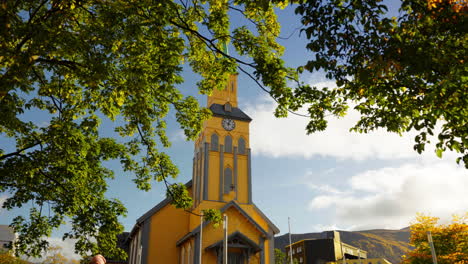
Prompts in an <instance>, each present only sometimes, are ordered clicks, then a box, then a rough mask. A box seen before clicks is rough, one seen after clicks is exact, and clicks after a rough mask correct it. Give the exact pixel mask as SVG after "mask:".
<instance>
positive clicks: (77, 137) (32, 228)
mask: <svg viewBox="0 0 468 264" xmlns="http://www.w3.org/2000/svg"><path fill="white" fill-rule="evenodd" d="M275 2H278V4H279V5H283V4H284V3H282V1H275ZM275 7H277V5H274V4H272V3H270V2H269V1H248V0H236V1H233V2H229V3H228V1H226V0H210V1H201V2H200V1H197V0H193V1H174V2H173V1H170V0H164V1H149V0H138V1H119V0H115V1H98V0H80V1H78V0H73V1H56V0H38V1H8V0H7V1H2V3H1V4H0V12H1V14H0V18H1V23H0V38H1V39H0V74H1V76H0V100H1V104H0V115H1V118H0V134H1V135H2V137H4V138H9V139H10V140H11V141H13V142H14V144H15V147H14V149H12V148H8V147H7V146H1V147H0V175H2V176H1V178H0V192H7V193H8V194H9V196H10V197H9V198H8V199H7V200H6V202H5V203H4V204H3V207H4V208H6V209H13V208H18V207H22V206H24V205H26V204H32V205H33V206H32V209H31V210H30V213H29V216H18V217H16V218H15V219H14V220H13V222H12V226H13V227H14V229H15V231H16V232H17V233H18V234H19V238H18V240H17V241H16V242H15V247H16V249H17V253H19V254H25V255H30V256H38V255H41V252H42V251H43V250H44V249H46V248H47V247H48V243H47V241H45V240H44V237H47V236H50V235H51V232H52V230H54V229H56V228H59V227H60V226H61V225H62V224H64V222H65V221H68V222H69V223H70V224H71V230H70V231H69V232H67V233H66V234H65V235H64V238H72V239H77V243H76V251H77V252H79V253H86V252H88V251H91V252H92V253H102V254H105V255H106V256H109V257H116V258H121V257H122V256H123V255H124V252H123V251H122V250H120V249H117V248H116V235H117V234H118V233H120V232H121V231H122V225H121V224H120V223H119V221H118V217H120V216H125V214H126V209H125V207H124V206H123V204H122V203H121V202H120V201H119V200H117V199H112V198H109V197H107V196H105V193H106V191H107V188H108V181H109V180H111V179H113V178H114V176H115V175H114V173H113V171H111V170H110V169H108V168H106V167H105V166H104V165H103V161H107V160H118V161H120V163H121V164H122V168H123V169H124V170H125V171H128V172H131V173H133V174H134V178H133V181H134V182H135V184H136V186H137V187H138V188H139V189H141V190H149V189H150V187H151V182H152V181H153V180H155V181H158V182H162V181H163V182H166V183H167V181H169V180H170V179H171V178H175V177H176V176H177V174H178V169H177V167H176V166H175V165H174V164H173V162H172V161H171V159H170V157H169V156H168V155H167V154H166V153H165V152H164V148H166V147H169V146H170V141H169V139H168V137H167V135H166V117H167V116H168V114H169V112H170V110H171V109H173V111H174V113H175V116H176V119H177V121H178V123H179V125H180V127H181V129H182V130H183V131H184V132H185V135H186V137H187V139H194V138H196V136H197V135H198V133H199V131H200V129H201V127H202V124H203V121H204V120H206V119H207V118H209V117H210V114H211V113H210V112H209V110H208V109H206V108H203V107H200V105H199V104H198V102H197V101H196V100H195V98H194V97H191V96H184V95H183V94H182V93H181V91H180V90H179V89H178V85H180V84H181V83H182V82H183V81H184V79H183V77H182V65H183V64H184V63H186V64H188V65H189V66H190V67H191V69H192V71H193V72H195V73H197V74H199V75H200V76H201V77H202V79H201V81H200V82H198V84H197V85H198V86H197V87H198V90H199V92H200V93H202V94H210V93H211V91H212V90H213V89H220V88H223V87H224V86H225V84H226V81H227V78H228V76H229V74H230V73H233V72H235V71H236V70H237V67H239V69H240V70H241V71H246V69H250V71H253V74H254V76H255V78H257V79H259V80H262V81H263V83H264V84H265V85H266V86H267V87H269V88H270V89H272V91H287V90H289V88H287V86H286V80H285V76H287V75H288V74H291V71H290V70H289V69H287V68H286V67H284V65H283V64H284V63H283V61H282V60H281V59H280V57H281V55H282V52H283V48H282V47H281V46H280V45H279V44H277V43H276V37H277V36H278V34H279V28H280V27H279V24H278V23H277V21H276V15H275V13H274V8H275ZM229 10H230V11H231V12H239V13H241V14H242V15H243V16H244V18H245V22H246V24H240V26H239V27H237V28H234V29H232V30H230V25H229V16H228V11H229ZM229 42H231V43H232V45H233V46H234V47H235V49H236V50H237V53H238V54H240V56H241V57H239V58H242V59H243V60H241V59H239V58H235V57H232V56H230V55H229V54H226V53H224V52H223V50H222V49H221V46H222V44H223V43H229ZM241 67H243V68H241ZM31 113H34V114H35V115H36V116H37V118H34V119H31V118H29V119H28V118H27V117H28V114H29V117H30V116H31ZM40 119H43V120H41V121H39V120H40ZM103 119H104V120H110V121H113V122H115V131H114V132H115V133H114V134H113V135H109V134H110V132H108V131H102V130H103V128H102V127H101V123H102V121H103ZM184 188H185V187H184V186H182V187H181V185H174V188H172V190H173V191H174V192H176V193H177V194H178V195H177V196H172V197H171V198H172V199H173V201H174V203H175V204H176V205H178V206H180V207H182V208H185V209H189V208H188V207H190V205H191V204H192V203H191V201H190V198H189V197H187V191H186V190H184ZM179 194H180V195H179ZM207 215H209V216H211V217H212V218H216V216H214V214H213V213H212V212H211V213H210V214H207Z"/></svg>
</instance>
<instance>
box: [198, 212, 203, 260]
mask: <svg viewBox="0 0 468 264" xmlns="http://www.w3.org/2000/svg"><path fill="white" fill-rule="evenodd" d="M202 246H203V214H201V215H200V249H199V250H200V252H199V253H198V264H202V252H203V250H202Z"/></svg>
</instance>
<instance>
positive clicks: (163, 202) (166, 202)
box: [137, 180, 192, 224]
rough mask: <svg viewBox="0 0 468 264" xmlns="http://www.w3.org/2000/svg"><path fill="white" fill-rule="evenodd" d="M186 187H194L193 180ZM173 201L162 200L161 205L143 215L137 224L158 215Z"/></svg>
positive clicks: (169, 199)
mask: <svg viewBox="0 0 468 264" xmlns="http://www.w3.org/2000/svg"><path fill="white" fill-rule="evenodd" d="M185 187H187V188H190V187H192V180H190V181H188V182H187V183H186V184H185ZM171 201H172V199H171V198H170V197H167V198H166V199H164V200H162V201H161V202H160V203H158V204H157V205H156V206H154V207H153V208H151V209H150V210H149V211H148V212H146V213H145V214H144V215H142V216H141V217H140V218H138V219H137V224H141V223H143V222H144V221H145V220H147V219H148V218H150V217H151V216H152V215H154V214H155V213H157V212H158V211H159V210H161V209H162V208H163V207H164V206H166V205H168V204H170V203H171Z"/></svg>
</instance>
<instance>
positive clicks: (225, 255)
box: [200, 214, 228, 264]
mask: <svg viewBox="0 0 468 264" xmlns="http://www.w3.org/2000/svg"><path fill="white" fill-rule="evenodd" d="M223 244H224V246H223V264H228V216H227V215H226V214H225V215H224V241H223ZM200 264H201V263H200Z"/></svg>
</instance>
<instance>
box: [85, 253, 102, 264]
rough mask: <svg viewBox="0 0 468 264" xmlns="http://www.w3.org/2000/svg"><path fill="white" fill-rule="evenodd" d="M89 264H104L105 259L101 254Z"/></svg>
mask: <svg viewBox="0 0 468 264" xmlns="http://www.w3.org/2000/svg"><path fill="white" fill-rule="evenodd" d="M89 264H106V259H105V258H104V257H103V256H102V255H101V254H97V255H96V256H94V257H93V258H92V259H91V262H89Z"/></svg>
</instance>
